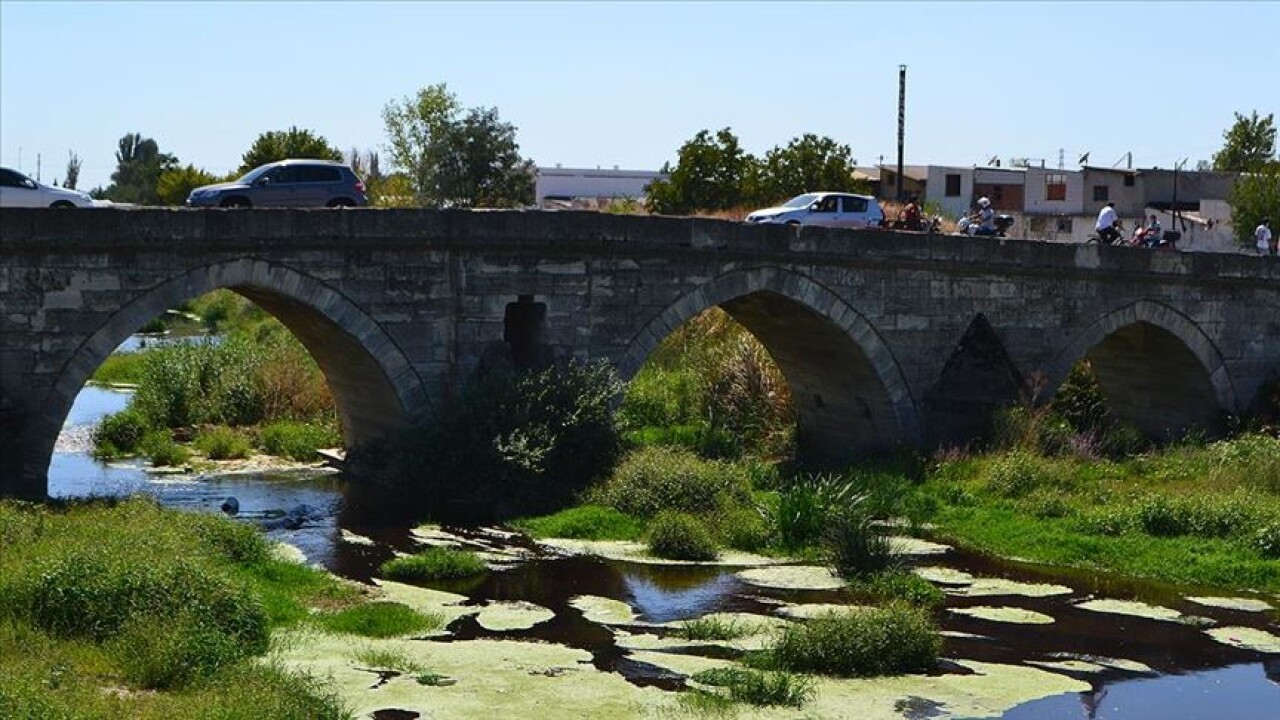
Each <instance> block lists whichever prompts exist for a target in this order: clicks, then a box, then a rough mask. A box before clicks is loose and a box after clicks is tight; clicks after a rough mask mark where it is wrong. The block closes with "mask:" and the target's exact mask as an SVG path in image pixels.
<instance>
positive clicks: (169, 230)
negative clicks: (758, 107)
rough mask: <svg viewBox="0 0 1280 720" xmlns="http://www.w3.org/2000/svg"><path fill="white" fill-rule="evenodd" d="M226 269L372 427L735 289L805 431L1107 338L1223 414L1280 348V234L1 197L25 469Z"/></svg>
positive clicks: (1015, 389) (1232, 409) (15, 458)
mask: <svg viewBox="0 0 1280 720" xmlns="http://www.w3.org/2000/svg"><path fill="white" fill-rule="evenodd" d="M217 288H231V289H232V290H234V291H236V292H238V293H240V294H242V295H244V296H245V297H247V298H249V299H251V300H253V301H254V302H255V303H257V304H258V305H260V306H262V307H263V308H265V309H266V310H267V311H268V312H270V313H272V314H273V315H275V316H276V317H277V318H279V319H280V320H281V321H283V322H284V324H285V325H287V326H288V327H289V329H290V330H291V331H292V332H293V333H294V334H295V335H296V336H297V337H298V338H299V339H300V340H301V341H302V343H303V344H304V345H305V346H306V347H307V348H308V350H309V351H310V352H311V354H312V355H313V356H314V357H315V359H316V361H317V362H318V364H319V365H320V367H321V368H322V370H323V371H324V373H325V376H326V377H327V379H328V382H329V385H330V388H331V390H332V392H333V395H334V398H335V401H336V403H337V406H338V409H339V415H340V418H341V422H342V428H343V434H344V438H345V441H346V443H347V445H348V447H351V446H355V445H359V444H361V443H364V442H366V441H369V440H372V439H376V438H379V437H382V436H384V435H385V434H386V433H388V432H389V431H391V430H393V429H394V428H396V427H398V426H400V425H402V424H404V423H406V422H408V421H409V420H410V419H412V418H413V417H415V416H417V415H419V414H424V413H430V412H431V411H432V409H433V408H435V407H438V404H439V403H440V402H441V400H442V399H443V398H446V397H447V396H448V395H449V394H450V393H451V392H453V391H454V389H455V388H456V387H457V386H458V385H459V383H461V382H464V381H465V380H466V378H467V377H468V376H469V374H470V373H472V372H473V371H474V370H475V368H476V367H477V366H479V365H480V364H481V363H482V362H487V361H491V360H498V359H500V358H506V359H507V360H509V361H511V362H515V363H517V364H521V363H527V362H531V361H532V359H533V358H539V357H546V356H547V355H549V354H550V355H556V356H561V357H576V358H603V359H606V360H609V361H611V362H612V363H614V364H615V366H616V367H617V368H618V370H619V372H620V374H621V375H622V377H623V378H629V377H631V376H632V375H633V374H634V373H635V372H636V371H637V370H638V369H639V368H640V367H641V365H642V364H643V363H644V362H645V359H646V358H647V357H648V356H649V354H650V353H651V352H652V351H653V350H654V348H655V347H656V346H657V345H658V343H660V342H661V341H662V340H663V338H664V337H666V336H667V335H668V333H670V332H672V330H674V329H675V328H677V327H678V326H679V325H680V324H681V323H683V322H685V321H686V320H689V319H690V318H692V317H694V316H695V315H697V314H698V313H700V312H702V311H704V310H706V309H708V308H711V307H714V306H719V307H721V308H723V309H724V310H725V311H726V312H728V313H729V314H730V315H731V316H733V317H734V318H735V319H736V320H738V321H739V322H740V323H742V324H743V325H744V326H746V327H747V328H748V329H749V330H750V331H751V332H752V333H753V334H754V335H755V336H756V337H757V338H758V339H759V340H760V341H761V342H762V343H763V344H764V346H765V347H766V348H767V349H768V350H769V352H770V353H771V354H772V356H773V358H774V359H775V360H776V361H777V363H778V365H779V367H780V368H781V369H782V372H783V373H784V375H785V376H786V378H787V381H788V383H789V384H790V386H791V389H792V392H793V396H794V399H795V404H796V411H797V417H798V428H797V433H798V438H799V440H800V449H801V451H802V452H809V453H822V454H836V455H843V454H849V453H854V452H859V451H865V450H874V449H880V448H886V447H890V446H894V445H897V444H907V445H917V446H919V445H926V444H934V443H954V442H962V441H964V440H966V439H968V438H969V437H971V436H972V435H973V433H975V432H978V431H979V430H980V429H981V428H982V426H983V425H982V424H983V422H984V418H985V417H987V415H988V414H989V411H990V410H991V408H992V407H994V406H996V405H999V404H1003V403H1008V402H1011V401H1015V400H1017V399H1018V398H1019V396H1020V394H1021V393H1025V392H1026V391H1027V389H1028V388H1029V387H1030V386H1035V389H1036V390H1038V392H1039V394H1040V397H1042V398H1043V397H1047V396H1049V395H1050V394H1052V392H1053V391H1054V389H1055V388H1056V387H1057V385H1058V384H1059V383H1060V382H1061V381H1062V380H1063V378H1064V377H1065V376H1066V374H1067V372H1068V371H1069V370H1070V368H1071V367H1072V366H1073V365H1074V364H1075V363H1076V362H1077V361H1079V360H1080V359H1082V358H1085V357H1088V358H1089V359H1090V360H1091V361H1092V363H1093V367H1094V369H1095V373H1096V374H1097V377H1098V379H1099V382H1100V384H1101V386H1102V388H1103V390H1104V392H1105V393H1106V395H1107V398H1108V402H1109V405H1110V406H1111V408H1112V410H1113V411H1114V412H1116V413H1118V414H1119V415H1121V416H1122V417H1125V418H1127V419H1129V420H1131V421H1132V422H1134V423H1135V424H1136V425H1138V426H1139V427H1140V428H1142V429H1144V430H1145V431H1147V432H1149V433H1152V434H1163V433H1169V432H1179V431H1182V430H1185V429H1187V428H1190V427H1196V426H1198V427H1203V428H1206V429H1213V428H1217V427H1220V425H1221V423H1222V422H1223V419H1224V417H1225V416H1227V415H1231V414H1239V413H1243V412H1245V411H1246V410H1247V409H1248V408H1249V406H1250V404H1251V403H1253V402H1254V401H1255V399H1256V398H1257V397H1258V396H1259V393H1260V390H1261V388H1263V387H1264V384H1265V383H1267V382H1269V381H1270V379H1272V378H1273V377H1275V375H1276V372H1277V368H1278V367H1280V262H1278V261H1276V260H1274V259H1260V258H1256V257H1248V256H1234V255H1232V256H1227V255H1205V254H1179V253H1167V252H1151V251H1143V250H1136V249H1129V248H1111V247H1098V246H1079V245H1057V244H1045V243H1033V242H1026V241H1021V240H1002V239H967V238H958V237H948V236H927V235H918V234H905V233H890V232H879V231H843V230H824V229H817V228H808V229H804V230H801V231H800V232H798V233H797V232H796V231H794V230H792V229H790V228H786V227H751V226H746V225H743V224H738V223H731V222H724V221H716V220H705V219H682V218H664V217H640V216H617V215H603V214H594V213H571V212H560V213H544V212H520V211H511V212H487V211H473V212H468V211H422V210H351V211H342V212H337V211H328V210H323V211H322V210H316V211H309V210H245V211H225V210H187V209H176V210H122V209H102V210H87V211H61V210H2V211H0V432H2V433H3V435H2V436H0V455H2V456H3V457H2V459H0V494H2V495H16V496H25V497H42V496H44V494H45V492H46V476H47V472H48V467H49V462H50V457H51V453H52V451H53V446H54V441H55V439H56V437H57V435H58V432H59V429H60V428H61V426H62V423H63V421H64V419H65V418H66V416H67V412H68V410H69V408H70V407H71V403H72V400H73V399H74V398H75V396H76V394H77V392H79V390H80V388H81V386H83V385H84V383H85V381H86V380H88V379H89V377H90V375H91V374H92V373H93V371H94V370H95V368H97V367H98V365H99V364H101V363H102V362H103V360H104V359H105V358H106V357H107V356H108V355H109V354H110V353H111V352H112V350H114V349H115V348H116V347H117V346H118V345H119V344H120V342H121V341H123V340H124V339H125V338H126V337H128V336H129V335H130V334H131V333H134V332H136V331H137V330H138V329H139V328H140V327H141V326H142V325H143V324H144V323H146V322H147V321H148V320H150V319H151V318H153V317H155V316H157V315H159V314H161V313H162V312H164V311H165V309H167V308H171V307H174V306H176V305H178V304H180V303H181V302H182V301H184V300H187V299H189V298H192V297H195V296H197V295H200V294H202V293H206V292H209V291H210V290H214V289H217Z"/></svg>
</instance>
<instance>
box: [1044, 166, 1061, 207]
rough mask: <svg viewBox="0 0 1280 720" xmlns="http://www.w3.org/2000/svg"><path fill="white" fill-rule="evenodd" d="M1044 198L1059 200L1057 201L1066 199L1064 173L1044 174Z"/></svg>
mask: <svg viewBox="0 0 1280 720" xmlns="http://www.w3.org/2000/svg"><path fill="white" fill-rule="evenodd" d="M1044 199H1045V200H1059V201H1061V200H1066V199H1067V176H1066V173H1046V174H1045V176H1044Z"/></svg>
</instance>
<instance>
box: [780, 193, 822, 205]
mask: <svg viewBox="0 0 1280 720" xmlns="http://www.w3.org/2000/svg"><path fill="white" fill-rule="evenodd" d="M817 199H818V195H817V194H815V193H805V194H804V195H797V196H795V197H793V198H791V199H790V200H788V201H786V202H784V203H782V207H784V208H802V207H809V206H810V205H812V204H813V201H815V200H817Z"/></svg>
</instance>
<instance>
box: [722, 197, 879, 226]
mask: <svg viewBox="0 0 1280 720" xmlns="http://www.w3.org/2000/svg"><path fill="white" fill-rule="evenodd" d="M747 222H749V223H753V224H762V225H763V224H777V225H818V226H821V227H837V228H865V227H879V226H880V224H881V223H883V222H884V210H883V209H882V208H881V207H880V203H878V202H876V199H875V198H873V197H871V196H870V195H853V194H851V193H836V192H814V193H805V194H804V195H797V196H795V197H793V198H791V199H790V200H788V201H786V202H784V203H782V204H781V205H779V206H778V207H771V208H765V209H764V210H757V211H755V212H753V213H751V214H750V215H748V216H747Z"/></svg>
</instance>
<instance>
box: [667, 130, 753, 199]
mask: <svg viewBox="0 0 1280 720" xmlns="http://www.w3.org/2000/svg"><path fill="white" fill-rule="evenodd" d="M757 168H758V161H757V160H756V159H755V157H753V156H751V155H749V154H748V153H747V152H746V151H744V150H743V149H742V146H741V144H739V142H738V137H737V136H736V135H734V134H733V131H732V130H731V129H730V128H724V129H723V130H720V131H718V132H717V133H716V134H715V136H714V137H713V136H712V135H711V132H710V131H708V130H702V131H700V132H698V134H697V135H694V136H693V139H691V140H689V141H688V142H686V143H685V144H684V145H681V146H680V150H679V152H678V153H677V159H676V166H675V168H674V169H673V168H672V167H671V165H670V163H668V164H665V165H663V166H662V172H664V173H667V174H668V175H669V178H668V179H667V180H655V181H654V182H652V183H650V184H649V187H648V188H647V189H646V193H647V195H648V200H647V205H648V208H649V210H650V212H656V213H664V214H669V215H682V214H687V213H691V212H693V211H695V210H728V209H730V208H734V207H739V206H741V205H744V204H746V203H747V201H748V200H750V198H749V197H748V195H747V192H746V188H747V187H748V186H750V185H751V184H752V183H753V182H754V178H755V175H756V173H757V172H758V170H757Z"/></svg>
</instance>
